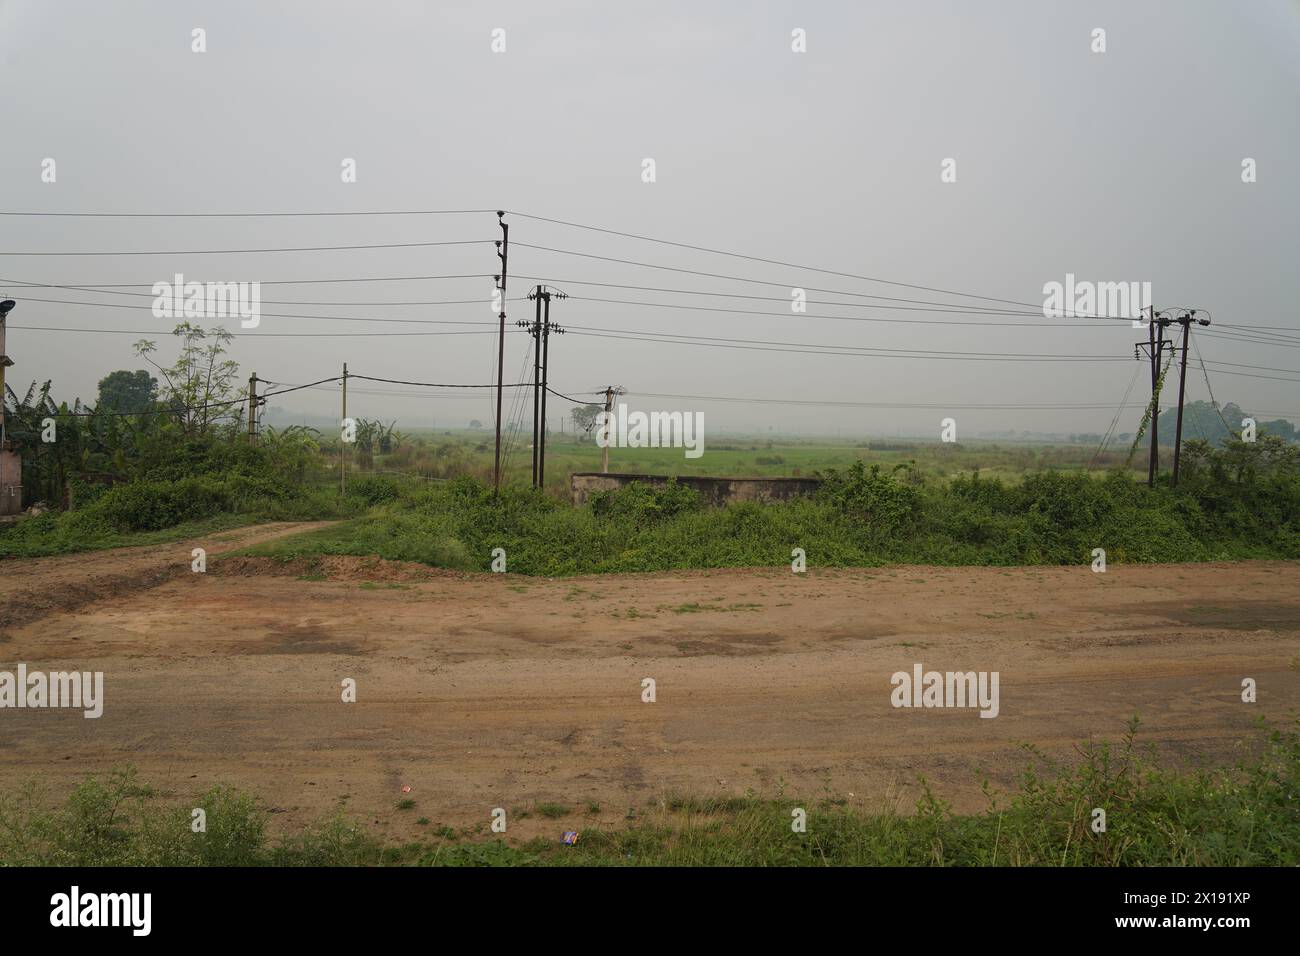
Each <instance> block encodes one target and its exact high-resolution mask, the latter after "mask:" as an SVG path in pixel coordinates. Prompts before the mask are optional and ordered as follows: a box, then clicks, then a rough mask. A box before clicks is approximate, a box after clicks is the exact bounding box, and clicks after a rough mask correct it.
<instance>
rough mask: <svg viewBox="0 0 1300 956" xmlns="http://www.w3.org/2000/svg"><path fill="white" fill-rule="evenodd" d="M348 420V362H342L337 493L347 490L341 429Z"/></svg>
mask: <svg viewBox="0 0 1300 956" xmlns="http://www.w3.org/2000/svg"><path fill="white" fill-rule="evenodd" d="M347 420H348V363H347V362H344V363H343V420H342V421H340V422H339V428H340V431H339V493H340V494H347V490H348V467H347V464H348V443H347V442H345V441H344V440H343V432H342V429H343V428H344V427H345V423H346V422H347Z"/></svg>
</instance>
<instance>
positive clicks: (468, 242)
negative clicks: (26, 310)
mask: <svg viewBox="0 0 1300 956" xmlns="http://www.w3.org/2000/svg"><path fill="white" fill-rule="evenodd" d="M491 241H492V240H491V239H453V240H450V241H447V242H381V243H375V244H372V245H350V246H278V247H276V248H272V249H147V250H145V249H137V250H129V251H127V252H101V251H95V252H0V256H219V255H220V256H224V255H235V254H242V253H262V252H334V251H339V250H344V249H413V248H420V247H429V246H472V245H481V244H483V243H489V242H491Z"/></svg>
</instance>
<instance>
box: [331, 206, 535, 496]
mask: <svg viewBox="0 0 1300 956" xmlns="http://www.w3.org/2000/svg"><path fill="white" fill-rule="evenodd" d="M504 216H505V210H503V209H498V210H497V225H499V226H500V227H501V238H500V239H499V240H498V241H497V243H496V247H497V258H498V259H500V260H501V277H500V279H499V281H498V282H497V288H498V289H499V290H500V291H501V313H500V319H501V332H500V335H499V337H498V339H497V424H496V427H497V450H496V464H495V466H494V467H493V469H492V494H493V495H498V494H500V493H501V391H502V389H503V388H504V387H505V379H504V378H503V377H502V376H504V375H505V369H506V278H507V272H508V266H509V262H510V226H509V225H508V224H507V223H506V221H505V219H504V218H503V217H504ZM344 387H345V388H346V387H347V386H346V383H345V384H344Z"/></svg>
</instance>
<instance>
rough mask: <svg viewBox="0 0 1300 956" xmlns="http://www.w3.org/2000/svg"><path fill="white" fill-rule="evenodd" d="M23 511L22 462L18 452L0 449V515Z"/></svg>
mask: <svg viewBox="0 0 1300 956" xmlns="http://www.w3.org/2000/svg"><path fill="white" fill-rule="evenodd" d="M22 510H23V460H22V458H20V457H19V456H18V452H16V451H10V450H9V449H8V448H0V515H16V514H21V513H22Z"/></svg>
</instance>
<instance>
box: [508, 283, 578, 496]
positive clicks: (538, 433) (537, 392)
mask: <svg viewBox="0 0 1300 956" xmlns="http://www.w3.org/2000/svg"><path fill="white" fill-rule="evenodd" d="M528 298H530V299H533V300H534V301H535V302H536V303H537V318H536V319H534V320H533V322H532V324H531V326H530V325H529V323H527V322H525V321H523V320H522V319H521V320H520V321H519V322H516V323H515V324H516V325H518V326H519V327H520V328H527V329H528V330H529V334H530V335H532V336H533V488H534V489H536V488H540V487H542V484H543V477H544V476H543V473H544V471H545V467H546V466H545V458H546V387H547V374H546V360H547V354H548V352H549V348H548V346H549V344H550V336H551V333H552V332H554V333H555V334H556V335H563V334H564V329H562V328H560V327H559V326H558V325H552V324H551V299H552V298H557V299H567V298H568V295H566V294H565V293H563V292H560V291H559V290H558V289H548V288H546V286H544V285H539V286H538V287H537V288H536V289H534V290H533V291H532V292H530V293H528Z"/></svg>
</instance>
